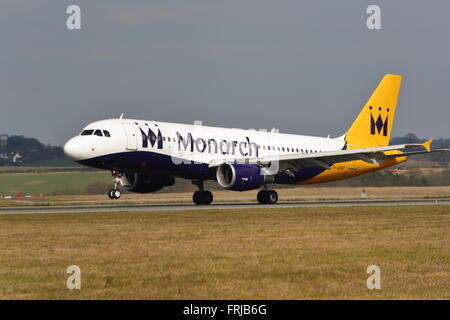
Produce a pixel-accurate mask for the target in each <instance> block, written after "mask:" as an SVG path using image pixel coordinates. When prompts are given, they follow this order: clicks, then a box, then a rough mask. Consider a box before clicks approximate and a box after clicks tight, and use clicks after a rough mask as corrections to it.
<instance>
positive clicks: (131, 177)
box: [120, 172, 175, 193]
mask: <svg viewBox="0 0 450 320" xmlns="http://www.w3.org/2000/svg"><path fill="white" fill-rule="evenodd" d="M120 184H121V185H122V186H123V187H124V188H125V189H127V190H128V191H130V192H136V193H150V192H155V191H158V190H161V189H162V188H164V187H167V186H173V185H174V184H175V179H174V178H173V177H171V176H167V177H155V176H150V175H146V174H143V173H138V172H127V173H125V174H124V175H123V176H122V177H121V178H120Z"/></svg>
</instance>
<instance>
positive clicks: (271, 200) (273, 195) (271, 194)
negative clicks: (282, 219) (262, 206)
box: [265, 190, 278, 204]
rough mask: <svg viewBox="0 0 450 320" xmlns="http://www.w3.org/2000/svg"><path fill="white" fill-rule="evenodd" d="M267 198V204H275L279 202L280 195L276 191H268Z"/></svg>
mask: <svg viewBox="0 0 450 320" xmlns="http://www.w3.org/2000/svg"><path fill="white" fill-rule="evenodd" d="M265 198H266V199H265V200H266V203H267V204H275V203H277V201H278V193H277V192H276V191H275V190H268V191H267V193H266V196H265Z"/></svg>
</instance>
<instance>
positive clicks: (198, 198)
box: [192, 191, 203, 206]
mask: <svg viewBox="0 0 450 320" xmlns="http://www.w3.org/2000/svg"><path fill="white" fill-rule="evenodd" d="M192 201H194V203H195V204H196V205H198V206H199V205H201V204H203V192H201V191H195V192H194V194H193V195H192Z"/></svg>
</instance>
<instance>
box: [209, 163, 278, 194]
mask: <svg viewBox="0 0 450 320" xmlns="http://www.w3.org/2000/svg"><path fill="white" fill-rule="evenodd" d="M216 179H217V182H218V183H219V185H220V186H221V187H222V188H224V189H228V190H236V191H246V190H252V189H257V188H259V187H261V186H262V185H264V184H266V183H272V182H273V181H274V178H273V176H268V175H263V174H261V167H259V166H257V165H251V164H227V163H224V164H222V165H220V166H219V167H218V168H217V171H216Z"/></svg>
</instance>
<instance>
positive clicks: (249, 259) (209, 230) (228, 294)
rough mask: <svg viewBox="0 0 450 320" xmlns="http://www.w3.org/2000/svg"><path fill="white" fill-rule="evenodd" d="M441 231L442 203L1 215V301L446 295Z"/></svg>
mask: <svg viewBox="0 0 450 320" xmlns="http://www.w3.org/2000/svg"><path fill="white" fill-rule="evenodd" d="M449 230H450V207H448V206H424V207H420V206H412V207H404V206H399V207H347V208H295V209H277V208H272V209H260V210H239V212H237V211H235V210H227V211H222V210H221V211H214V210H210V211H198V212H195V211H191V212H172V213H131V214H130V213H117V214H116V213H110V214H108V213H105V214H100V213H98V214H64V215H63V214H55V215H53V214H49V215H14V216H6V215H4V216H0V239H1V241H0V261H1V263H0V298H3V299H13V298H19V299H29V298H49V299H55V298H62V299H72V298H74V299H78V298H85V299H98V298H106V299H114V298H119V299H122V298H130V299H136V298H144V299H197V298H198V299H212V298H217V299H223V298H226V299H235V298H238V299H266V298H268V299H287V298H289V299H304V298H319V299H328V298H342V299H348V298H363V299H379V298H388V299H390V298H408V299H409V298H419V299H435V298H445V299H449V298H450V289H449V288H450V233H449ZM72 264H76V265H79V266H80V267H81V270H82V289H81V290H73V291H70V290H68V289H66V279H67V276H68V275H67V274H65V270H66V268H67V266H69V265H72ZM372 264H376V265H378V266H380V267H381V271H382V289H381V290H368V289H367V288H366V279H367V277H368V275H367V274H366V268H367V266H369V265H372Z"/></svg>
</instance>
